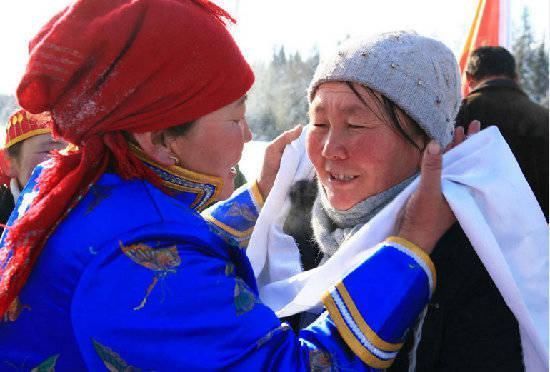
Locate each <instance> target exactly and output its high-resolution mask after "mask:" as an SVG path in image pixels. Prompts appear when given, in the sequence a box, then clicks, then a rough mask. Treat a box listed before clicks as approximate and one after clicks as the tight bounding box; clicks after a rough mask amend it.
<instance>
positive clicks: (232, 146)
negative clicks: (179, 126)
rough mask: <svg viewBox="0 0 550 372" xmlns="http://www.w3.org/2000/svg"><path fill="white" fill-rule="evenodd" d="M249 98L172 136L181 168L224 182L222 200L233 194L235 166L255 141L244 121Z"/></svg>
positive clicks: (203, 118) (172, 144) (232, 104)
mask: <svg viewBox="0 0 550 372" xmlns="http://www.w3.org/2000/svg"><path fill="white" fill-rule="evenodd" d="M245 100H246V96H245V97H242V98H241V99H239V100H237V101H235V102H233V103H230V104H229V105H227V106H224V107H222V108H221V109H219V110H216V111H214V112H211V113H209V114H207V115H205V116H202V117H201V118H199V119H198V120H196V121H195V122H194V123H193V125H192V127H191V128H190V129H189V131H188V132H186V133H185V134H184V135H181V136H177V137H172V138H171V139H170V141H169V143H168V146H169V148H170V149H171V151H172V152H173V153H174V155H175V156H176V157H177V158H178V159H179V160H180V165H181V166H182V167H184V168H186V169H189V170H191V171H195V172H198V173H202V174H206V175H211V176H217V177H220V178H221V179H222V180H223V189H222V191H221V194H220V199H226V198H228V197H229V196H230V195H231V193H232V192H233V180H234V178H235V175H236V171H235V166H236V165H237V163H238V162H239V160H240V159H241V155H242V151H243V147H244V144H245V143H246V142H248V141H250V140H251V139H252V134H251V132H250V128H249V127H248V124H247V122H246V119H245V118H244V114H245V111H246V104H245Z"/></svg>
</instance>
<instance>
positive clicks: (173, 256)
mask: <svg viewBox="0 0 550 372" xmlns="http://www.w3.org/2000/svg"><path fill="white" fill-rule="evenodd" d="M120 249H122V252H124V254H125V255H126V256H128V257H130V259H131V260H132V261H134V262H135V263H137V264H138V265H141V266H143V267H145V268H147V269H149V270H152V271H153V272H154V273H155V275H154V276H153V281H152V282H151V284H149V287H148V288H147V291H146V293H145V297H144V298H143V300H142V301H141V303H140V304H139V305H138V306H136V307H135V308H134V310H140V309H142V308H143V307H144V306H145V303H146V302H147V298H148V297H149V295H150V294H151V292H152V291H153V289H154V288H155V286H156V285H157V283H158V282H159V280H162V279H164V278H165V277H166V276H167V275H168V274H170V273H175V272H176V269H177V267H178V266H180V264H181V258H180V256H179V253H178V249H177V247H176V246H175V245H174V246H172V247H168V248H153V247H150V246H148V245H146V244H143V243H138V244H132V245H128V246H125V245H123V244H122V242H120Z"/></svg>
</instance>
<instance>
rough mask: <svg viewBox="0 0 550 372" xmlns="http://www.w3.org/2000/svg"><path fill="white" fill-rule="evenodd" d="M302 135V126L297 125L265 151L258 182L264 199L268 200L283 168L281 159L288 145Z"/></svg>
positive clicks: (276, 139)
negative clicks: (276, 178) (278, 173)
mask: <svg viewBox="0 0 550 372" xmlns="http://www.w3.org/2000/svg"><path fill="white" fill-rule="evenodd" d="M301 133H302V126H301V125H297V126H295V127H294V128H292V129H290V130H287V131H285V132H283V133H282V134H281V135H279V136H278V137H277V138H275V139H274V140H273V141H272V142H271V143H270V144H269V145H268V146H267V147H266V149H265V155H264V163H263V166H262V170H261V172H260V177H259V178H258V180H257V183H258V187H259V189H260V192H261V193H262V196H263V197H264V199H266V198H267V196H268V195H269V192H270V191H271V188H272V187H273V183H274V182H275V177H276V176H277V172H279V168H280V167H281V158H282V156H283V152H284V151H285V147H286V145H288V144H289V143H290V142H292V141H294V140H295V139H297V138H298V137H300V134H301Z"/></svg>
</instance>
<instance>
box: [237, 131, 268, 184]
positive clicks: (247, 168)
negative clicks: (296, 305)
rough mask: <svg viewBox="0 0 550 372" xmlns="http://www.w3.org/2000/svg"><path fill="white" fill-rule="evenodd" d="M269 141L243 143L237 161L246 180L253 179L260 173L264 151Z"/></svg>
mask: <svg viewBox="0 0 550 372" xmlns="http://www.w3.org/2000/svg"><path fill="white" fill-rule="evenodd" d="M268 144H269V142H267V141H250V142H248V143H245V145H244V150H243V156H242V157H241V161H240V162H239V169H240V170H241V172H243V174H244V176H245V177H246V180H247V181H252V180H255V179H256V178H257V177H258V176H259V175H260V170H261V168H262V163H263V160H264V151H265V148H266V147H267V145H268Z"/></svg>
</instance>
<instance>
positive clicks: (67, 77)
mask: <svg viewBox="0 0 550 372" xmlns="http://www.w3.org/2000/svg"><path fill="white" fill-rule="evenodd" d="M230 20H232V18H231V17H230V16H229V15H228V14H227V13H226V12H225V11H224V10H223V9H221V8H220V7H218V6H217V5H215V4H214V3H212V2H210V1H206V0H78V1H76V2H74V3H73V4H72V5H71V6H69V7H67V8H66V9H64V10H63V11H62V12H60V13H59V14H58V15H57V16H55V17H54V18H53V19H52V20H51V21H49V22H48V23H47V24H46V25H45V26H44V27H43V28H42V29H41V30H40V32H39V33H38V35H37V36H36V37H35V38H34V40H32V41H31V43H30V45H31V53H30V60H29V62H28V65H27V69H26V73H25V74H24V76H23V78H22V80H21V82H20V83H19V86H18V89H17V95H18V100H19V103H20V104H21V106H22V107H24V108H25V109H27V110H29V111H31V112H42V111H44V110H48V111H51V112H52V115H53V118H54V119H55V120H54V123H53V132H54V133H55V134H56V135H59V136H60V137H61V138H64V139H65V140H67V142H69V143H71V144H74V145H75V146H71V148H67V149H66V150H64V151H60V152H59V153H57V154H55V156H54V157H53V158H52V160H51V161H49V162H47V163H45V164H44V165H41V166H39V167H37V169H36V170H35V172H34V173H33V175H32V176H31V179H30V180H29V183H28V184H27V186H26V188H25V190H24V194H23V197H21V198H19V201H20V202H19V203H20V204H19V206H18V207H16V209H15V211H14V213H13V214H12V216H11V217H10V221H8V225H9V227H8V230H7V233H5V234H4V235H3V237H2V240H1V241H0V316H3V317H4V320H5V321H4V322H3V323H1V324H0V362H1V363H2V365H1V367H6V368H10V369H11V368H14V369H22V370H28V369H32V368H36V369H37V370H54V369H55V370H56V371H65V370H67V371H75V370H78V371H79V370H92V371H100V370H104V369H105V368H107V369H108V370H111V371H115V370H116V371H129V370H137V369H141V370H158V371H172V370H185V371H195V370H209V371H213V370H216V371H311V370H331V369H332V370H369V371H372V370H374V369H376V368H384V366H385V365H387V364H388V363H390V362H391V360H392V359H393V358H394V356H395V354H396V350H398V349H399V347H400V341H401V339H402V338H403V337H404V334H405V333H406V331H407V329H408V328H409V326H410V325H411V324H412V323H413V322H414V320H415V319H416V318H417V316H418V314H419V313H420V311H421V310H422V308H424V306H425V305H426V303H427V302H428V300H429V298H430V295H431V292H432V291H433V287H434V285H435V268H434V267H433V265H432V264H431V260H430V257H429V255H428V254H429V253H430V252H431V250H432V249H433V247H434V246H435V242H436V241H437V240H438V239H439V238H440V236H441V235H442V234H443V232H444V231H446V230H447V229H448V228H449V226H451V225H452V223H453V222H454V221H455V218H454V215H453V214H452V212H451V210H450V208H449V206H448V205H447V203H446V202H445V199H444V198H443V196H442V193H441V162H442V156H441V152H440V149H439V148H438V147H437V145H436V144H432V145H433V146H432V147H429V146H428V148H429V149H431V151H426V152H424V157H423V160H422V164H423V165H422V172H421V173H422V176H421V179H422V181H423V182H422V186H421V187H420V188H419V189H418V193H417V194H415V195H414V196H413V198H411V200H410V203H408V204H407V206H406V207H405V211H404V218H403V221H402V223H401V224H400V225H399V227H398V228H396V229H395V234H396V237H394V238H388V239H387V240H384V242H382V244H381V245H380V248H379V250H378V254H376V255H373V256H372V257H370V258H369V259H366V260H364V261H363V262H362V263H361V264H360V265H359V266H358V267H357V268H356V269H355V270H354V271H353V272H351V273H349V275H347V276H346V277H345V278H343V279H342V281H341V283H340V284H339V286H338V288H339V289H338V290H336V289H335V290H334V291H332V292H331V293H330V294H327V296H326V297H325V298H324V301H326V303H327V304H329V305H327V308H328V311H327V312H324V313H323V314H322V315H321V316H320V317H319V318H318V319H317V320H316V321H315V323H314V324H313V325H312V326H310V327H309V328H307V329H305V330H303V331H302V332H301V333H300V335H299V336H296V335H295V334H294V333H293V332H292V331H291V330H290V328H289V327H288V326H287V325H286V324H282V323H281V322H280V321H279V319H278V318H277V316H276V315H275V313H274V312H273V311H272V310H271V309H269V308H268V307H267V306H265V305H264V304H263V303H262V302H261V301H260V300H259V298H258V289H257V284H256V281H255V277H254V273H253V271H252V267H251V265H250V261H249V260H248V258H247V256H246V251H245V249H246V247H247V241H248V239H249V237H250V235H251V233H252V230H253V228H254V226H255V224H256V219H257V218H258V214H259V211H260V209H261V208H262V206H263V201H264V198H265V197H266V196H267V195H268V194H269V192H270V190H271V187H272V186H273V181H274V179H275V175H276V173H277V170H278V169H279V165H280V161H281V155H282V152H283V150H284V147H285V146H286V144H287V143H289V142H290V141H292V140H293V139H295V138H297V137H298V136H299V134H300V129H299V127H297V128H296V129H294V130H291V131H289V132H286V133H284V134H283V135H281V136H280V137H279V138H278V139H276V140H275V141H274V142H273V143H272V144H271V145H270V146H269V147H268V149H267V151H266V156H265V159H264V163H263V164H264V165H263V168H262V172H261V174H260V176H259V177H258V179H257V181H256V182H253V183H251V184H249V185H248V186H247V187H243V188H241V189H239V190H238V192H235V193H233V181H234V177H235V169H234V167H235V165H236V164H237V163H238V162H239V159H240V157H241V154H242V150H243V146H244V143H245V142H247V141H249V140H250V139H251V133H250V130H249V128H248V124H247V122H246V119H245V111H246V103H245V101H246V94H247V91H248V90H249V89H250V87H251V85H252V83H253V81H254V74H253V72H252V69H251V68H250V65H249V64H248V63H247V61H246V60H245V59H244V57H243V55H242V53H241V52H240V50H239V48H238V46H237V45H236V43H235V41H234V40H233V38H232V36H231V35H230V33H229V31H228V30H227V28H226V24H225V21H230ZM415 196H416V197H415ZM216 202H217V203H216ZM211 205H213V207H212V208H209V209H207V207H209V206H211ZM398 242H399V243H398ZM343 291H345V293H344V292H343ZM339 293H342V295H341V296H343V300H342V298H341V297H340V294H339ZM387 293H392V295H391V296H388V295H387ZM376 298H384V301H383V304H380V303H378V302H377V301H376V300H375V299H376ZM338 299H340V300H341V301H339V300H338ZM335 301H337V303H338V305H334V303H335ZM342 301H343V302H342ZM344 303H345V304H346V305H343V304H344ZM348 306H352V307H351V309H352V310H351V312H350V310H348V309H350V308H349V307H348ZM350 327H351V331H350ZM7 366H9V367H7Z"/></svg>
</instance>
